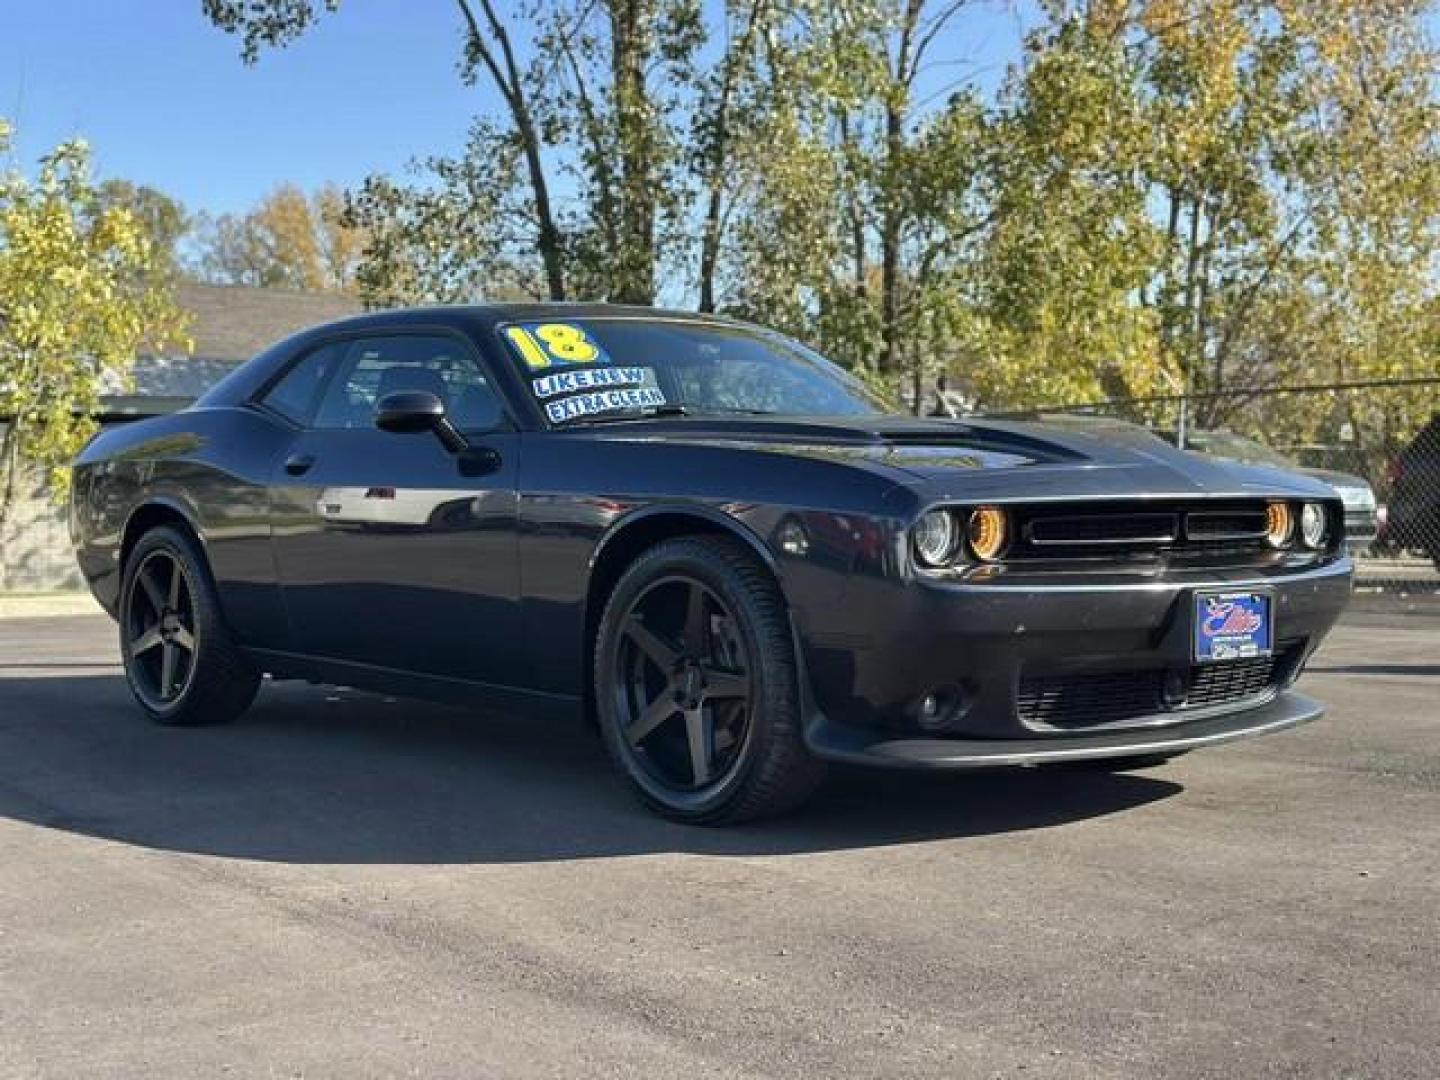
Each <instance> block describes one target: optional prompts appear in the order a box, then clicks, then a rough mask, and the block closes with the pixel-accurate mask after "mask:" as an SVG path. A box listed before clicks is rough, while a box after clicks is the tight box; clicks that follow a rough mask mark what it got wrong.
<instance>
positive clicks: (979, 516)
mask: <svg viewBox="0 0 1440 1080" xmlns="http://www.w3.org/2000/svg"><path fill="white" fill-rule="evenodd" d="M966 536H967V537H968V538H969V540H970V550H971V551H973V552H974V553H975V557H976V558H977V559H981V560H983V561H985V562H993V561H994V560H995V559H998V558H999V557H1000V556H1001V555H1003V554H1004V553H1005V545H1006V543H1008V542H1009V539H1010V524H1009V519H1008V518H1007V517H1006V515H1005V511H1004V510H1001V509H999V508H998V507H994V506H982V507H980V508H978V509H976V510H972V511H970V520H969V521H968V522H967V523H966Z"/></svg>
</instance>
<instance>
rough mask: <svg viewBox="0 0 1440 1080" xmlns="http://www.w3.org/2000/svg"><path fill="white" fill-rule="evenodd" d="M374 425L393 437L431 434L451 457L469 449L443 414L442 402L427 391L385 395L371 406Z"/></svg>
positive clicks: (461, 436) (467, 444) (443, 406)
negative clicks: (373, 413)
mask: <svg viewBox="0 0 1440 1080" xmlns="http://www.w3.org/2000/svg"><path fill="white" fill-rule="evenodd" d="M375 426H376V427H377V428H379V429H380V430H381V431H389V432H391V433H392V434H395V435H414V434H417V433H418V432H422V431H429V432H432V433H433V434H434V436H435V437H436V438H437V439H439V440H440V443H441V445H443V446H444V447H445V449H446V450H449V451H450V452H451V453H452V454H458V453H460V452H461V451H464V450H467V449H469V446H470V444H469V443H468V442H466V441H465V436H464V435H461V434H460V432H459V431H457V430H456V429H455V425H454V424H452V423H450V420H449V418H448V417H447V416H446V415H445V403H444V402H443V401H441V400H440V399H439V398H438V397H436V396H435V395H434V394H432V393H430V392H429V391H428V390H400V391H397V392H396V393H393V394H386V395H385V396H384V397H383V398H381V399H380V400H379V401H378V402H376V403H375Z"/></svg>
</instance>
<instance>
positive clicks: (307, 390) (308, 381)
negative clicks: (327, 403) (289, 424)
mask: <svg viewBox="0 0 1440 1080" xmlns="http://www.w3.org/2000/svg"><path fill="white" fill-rule="evenodd" d="M344 351H345V347H344V346H343V345H334V344H332V345H321V346H320V347H319V348H318V349H316V350H314V351H313V352H310V353H307V354H306V355H305V356H304V357H303V358H301V360H300V361H299V362H298V363H296V364H295V365H293V366H292V367H291V368H290V370H289V371H287V372H286V373H285V374H284V375H283V376H282V377H281V379H280V381H279V382H277V383H276V384H275V385H274V386H272V387H270V389H269V390H268V391H266V393H265V396H264V397H263V398H261V399H260V400H261V402H262V403H263V404H264V405H265V407H266V408H268V409H271V410H273V411H274V412H277V413H279V414H280V415H281V416H283V417H285V418H286V419H287V420H293V421H294V422H295V423H297V424H302V425H303V424H306V423H308V422H309V420H310V417H311V416H312V415H313V414H314V412H315V405H316V403H317V401H318V399H319V397H320V390H321V388H322V387H323V386H324V385H325V381H326V380H327V379H328V378H329V377H330V373H331V372H332V371H333V370H334V369H335V365H336V363H338V362H339V360H340V357H341V355H342V354H343V353H344Z"/></svg>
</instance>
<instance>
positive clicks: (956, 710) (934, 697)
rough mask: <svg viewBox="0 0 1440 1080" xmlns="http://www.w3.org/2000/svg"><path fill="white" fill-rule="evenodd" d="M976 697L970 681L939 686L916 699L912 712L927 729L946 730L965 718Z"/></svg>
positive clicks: (921, 725) (917, 721)
mask: <svg viewBox="0 0 1440 1080" xmlns="http://www.w3.org/2000/svg"><path fill="white" fill-rule="evenodd" d="M974 698H975V693H974V688H973V687H971V686H970V684H969V683H968V681H967V682H966V684H965V685H963V686H956V685H948V686H937V687H936V688H935V689H934V690H931V691H930V692H929V693H928V694H925V695H923V696H921V697H918V698H916V699H915V701H914V703H913V704H912V705H911V706H910V714H911V715H912V716H913V717H914V718H915V723H916V724H917V725H919V726H920V727H921V728H922V729H924V730H925V731H945V730H947V729H949V728H953V727H954V726H955V724H957V723H958V722H959V721H960V720H962V719H964V717H965V714H966V713H968V712H969V711H970V704H971V702H972V701H973V700H974Z"/></svg>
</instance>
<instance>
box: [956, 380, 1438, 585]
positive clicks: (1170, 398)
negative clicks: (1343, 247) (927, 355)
mask: <svg viewBox="0 0 1440 1080" xmlns="http://www.w3.org/2000/svg"><path fill="white" fill-rule="evenodd" d="M983 413H984V415H988V416H995V417H1008V418H1024V419H1040V420H1044V419H1051V420H1054V421H1058V422H1063V423H1067V424H1084V423H1087V422H1088V423H1093V424H1095V425H1097V426H1101V427H1103V426H1105V425H1113V424H1116V423H1124V424H1130V425H1138V426H1140V427H1144V428H1146V429H1148V430H1149V431H1150V432H1152V433H1153V434H1154V435H1156V436H1158V437H1159V438H1162V439H1164V440H1166V441H1167V442H1170V443H1172V444H1174V445H1178V446H1183V447H1184V448H1185V449H1187V450H1190V451H1192V452H1195V453H1201V454H1208V455H1212V456H1215V457H1221V458H1227V459H1231V460H1240V461H1245V462H1252V463H1257V464H1265V465H1273V466H1278V467H1281V468H1288V469H1293V470H1295V471H1297V472H1303V473H1308V474H1310V475H1313V476H1316V477H1318V478H1319V479H1321V480H1323V481H1325V482H1326V483H1328V484H1330V485H1331V486H1332V487H1334V488H1335V489H1336V490H1337V491H1338V492H1339V493H1340V496H1341V498H1342V499H1343V500H1344V502H1345V519H1346V537H1347V544H1348V546H1349V547H1350V550H1351V552H1352V553H1353V554H1354V555H1355V559H1356V588H1357V589H1359V590H1362V591H1364V590H1374V591H1383V592H1387V593H1394V594H1401V595H1405V594H1409V595H1415V594H1440V378H1420V379H1404V380H1396V381H1390V382H1344V383H1330V384H1327V385H1322V386H1279V387H1251V388H1244V389H1236V390H1227V391H1224V392H1223V393H1214V394H1191V395H1165V396H1158V397H1148V398H1131V399H1117V400H1110V401H1102V402H1088V403H1079V404H1061V405H1057V406H1053V407H1048V408H1042V409H1032V410H1025V411H1007V410H1000V409H993V410H992V409H986V410H983Z"/></svg>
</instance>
